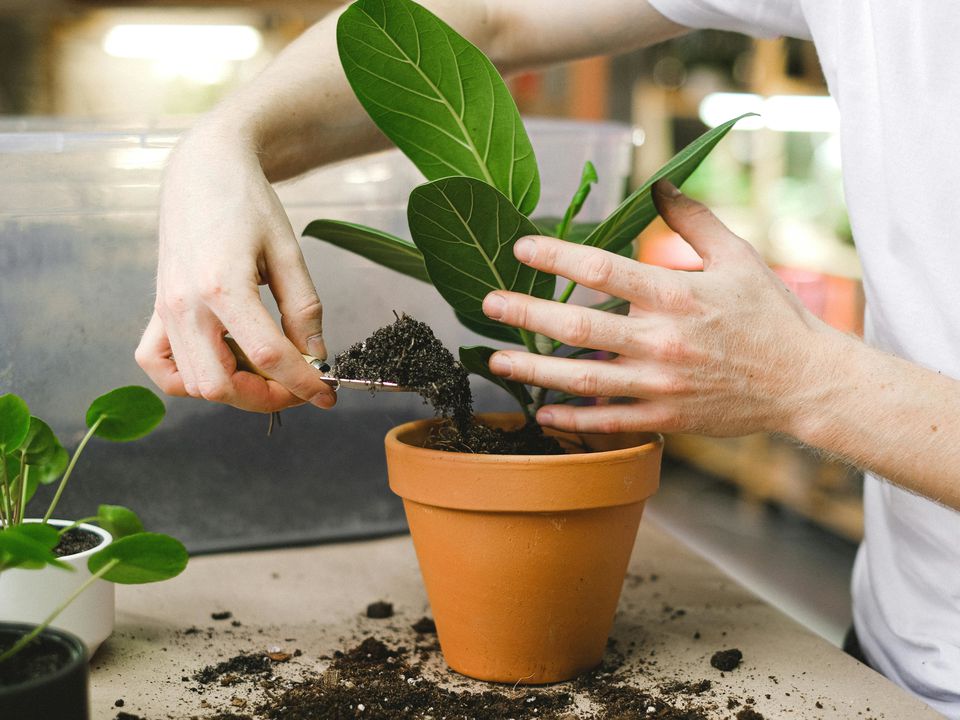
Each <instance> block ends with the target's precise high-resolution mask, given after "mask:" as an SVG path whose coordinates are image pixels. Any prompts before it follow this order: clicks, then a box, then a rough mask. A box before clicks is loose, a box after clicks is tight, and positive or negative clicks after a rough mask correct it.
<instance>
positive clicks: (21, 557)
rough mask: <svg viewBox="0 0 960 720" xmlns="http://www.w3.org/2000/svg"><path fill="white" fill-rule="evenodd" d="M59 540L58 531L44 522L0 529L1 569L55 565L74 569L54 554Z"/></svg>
mask: <svg viewBox="0 0 960 720" xmlns="http://www.w3.org/2000/svg"><path fill="white" fill-rule="evenodd" d="M58 542H59V536H58V534H57V531H56V530H55V529H54V528H52V527H50V526H49V525H44V524H42V523H27V524H26V525H16V526H14V527H9V528H6V529H5V530H0V569H7V568H15V567H23V568H28V569H37V568H41V567H44V566H45V565H55V566H57V567H60V568H66V569H67V570H72V569H73V568H71V567H70V566H69V565H67V564H66V563H64V562H62V561H61V560H58V559H57V557H56V556H55V555H54V554H53V548H55V547H56V546H57V543H58Z"/></svg>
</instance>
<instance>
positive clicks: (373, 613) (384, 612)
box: [367, 600, 393, 620]
mask: <svg viewBox="0 0 960 720" xmlns="http://www.w3.org/2000/svg"><path fill="white" fill-rule="evenodd" d="M367 617H368V618H373V619H375V620H384V619H386V618H391V617H393V603H388V602H384V601H383V600H377V602H372V603H370V604H369V605H367Z"/></svg>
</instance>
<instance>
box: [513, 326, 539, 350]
mask: <svg viewBox="0 0 960 720" xmlns="http://www.w3.org/2000/svg"><path fill="white" fill-rule="evenodd" d="M518 329H519V330H520V337H522V338H523V344H524V345H526V346H527V350H529V351H530V352H532V353H535V354H537V355H540V354H541V353H540V350H539V348H537V341H536V338H534V336H533V334H532V333H531V332H530V331H529V330H524V329H523V328H518Z"/></svg>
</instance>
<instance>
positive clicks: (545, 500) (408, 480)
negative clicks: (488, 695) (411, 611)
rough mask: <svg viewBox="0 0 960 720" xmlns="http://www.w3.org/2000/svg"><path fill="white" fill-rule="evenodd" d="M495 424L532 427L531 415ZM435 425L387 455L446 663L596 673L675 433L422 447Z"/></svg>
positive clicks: (495, 418)
mask: <svg viewBox="0 0 960 720" xmlns="http://www.w3.org/2000/svg"><path fill="white" fill-rule="evenodd" d="M482 417H483V420H484V421H485V422H487V423H488V424H490V425H492V426H494V427H502V428H509V427H513V428H516V427H520V426H521V425H522V424H523V417H522V416H521V415H520V414H519V413H492V414H488V415H484V416H482ZM435 423H436V421H435V420H421V421H417V422H412V423H407V424H405V425H400V426H398V427H395V428H394V429H393V430H391V431H390V432H389V433H388V434H387V437H386V451H387V469H388V475H389V479H390V488H391V489H392V490H393V492H395V493H396V494H397V495H399V496H400V497H402V498H403V506H404V509H405V511H406V514H407V522H408V524H409V526H410V535H411V537H412V538H413V544H414V547H415V548H416V551H417V559H418V560H419V561H420V571H421V573H422V574H423V581H424V584H425V586H426V589H427V595H428V597H429V599H430V606H431V609H432V611H433V616H434V620H435V621H436V623H437V634H438V636H439V639H440V647H441V649H442V650H443V655H444V658H445V659H446V661H447V664H448V665H450V667H451V668H453V669H454V670H456V671H457V672H460V673H462V674H464V675H468V676H469V677H473V678H477V679H479V680H488V681H494V682H509V683H523V684H541V683H550V682H559V681H562V680H568V679H570V678H573V677H576V676H577V675H579V674H581V673H583V672H585V671H587V670H590V669H591V668H593V667H595V666H597V665H598V664H599V663H600V661H601V660H602V658H603V653H604V649H605V647H606V643H607V636H608V634H609V632H610V628H611V626H612V625H613V616H614V613H615V612H616V609H617V602H618V601H619V598H620V590H621V587H622V586H623V578H624V575H625V574H626V571H627V564H628V563H629V560H630V554H631V551H632V550H633V545H634V542H635V540H636V536H637V529H638V527H639V524H640V518H641V515H642V514H643V507H644V504H645V502H646V500H647V498H648V497H650V496H651V495H653V493H654V492H656V490H657V487H658V486H659V478H660V456H661V452H662V449H663V438H662V437H661V436H660V435H657V434H654V433H621V434H617V435H584V436H575V435H571V434H568V433H559V432H556V433H555V432H553V431H550V430H548V432H550V433H551V434H554V435H557V436H558V437H560V438H567V439H571V440H573V441H574V442H580V441H582V442H585V443H586V444H587V445H589V446H590V447H591V448H593V449H594V450H596V452H590V453H571V454H566V455H537V456H531V455H512V456H511V455H479V454H471V453H455V452H445V451H442V450H428V449H425V448H423V447H422V445H423V443H424V441H425V440H426V437H427V434H428V432H429V430H430V427H431V426H432V425H434V424H435ZM454 480H455V482H451V481H454Z"/></svg>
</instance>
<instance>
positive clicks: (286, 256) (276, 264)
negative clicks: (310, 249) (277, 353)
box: [267, 230, 327, 360]
mask: <svg viewBox="0 0 960 720" xmlns="http://www.w3.org/2000/svg"><path fill="white" fill-rule="evenodd" d="M274 270H276V271H274ZM267 277H268V281H269V284H270V290H271V291H272V292H273V296H274V297H275V298H276V300H277V307H279V308H280V320H281V325H282V326H283V332H284V334H285V335H286V336H287V337H288V338H290V340H291V341H292V342H293V344H294V345H295V346H296V347H297V349H298V350H299V351H300V352H302V353H306V354H308V355H313V356H314V357H317V358H320V359H321V360H326V359H327V346H326V344H325V343H324V341H323V306H322V305H321V304H320V297H319V296H318V295H317V289H316V287H315V286H314V284H313V280H312V279H311V278H310V271H309V270H308V269H307V263H306V262H305V261H304V259H303V253H302V252H301V251H300V245H299V244H298V243H297V240H296V237H294V235H293V231H292V230H290V232H289V235H288V236H287V237H286V238H285V239H284V240H283V241H281V242H275V243H270V244H269V245H268V248H267Z"/></svg>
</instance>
